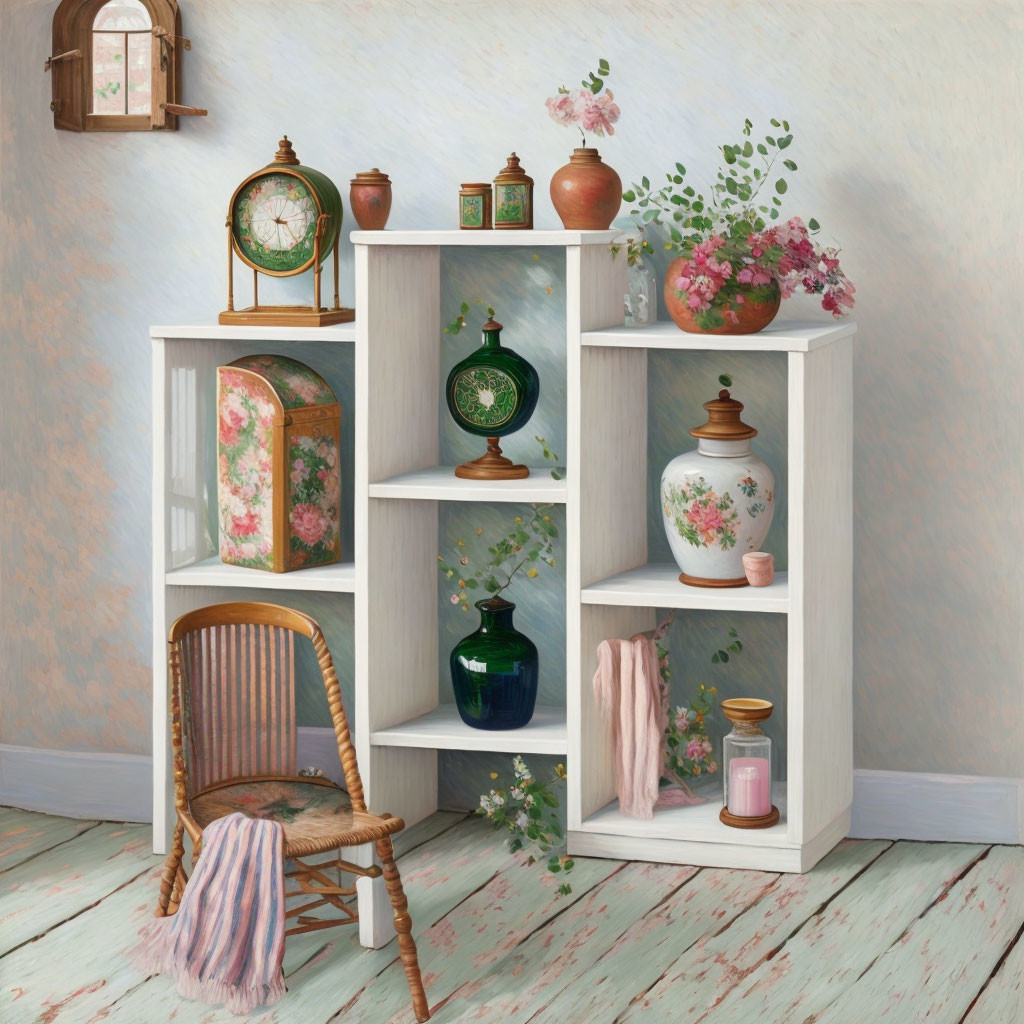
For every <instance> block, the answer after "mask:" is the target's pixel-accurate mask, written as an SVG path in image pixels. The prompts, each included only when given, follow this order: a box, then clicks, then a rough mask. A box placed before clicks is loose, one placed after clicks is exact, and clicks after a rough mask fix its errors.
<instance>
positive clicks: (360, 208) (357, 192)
mask: <svg viewBox="0 0 1024 1024" xmlns="http://www.w3.org/2000/svg"><path fill="white" fill-rule="evenodd" d="M350 185H351V187H350V188H349V193H348V200H349V206H351V208H352V216H353V217H355V219H356V223H357V224H358V225H359V226H360V227H361V228H362V229H363V230H364V231H382V230H383V229H384V225H385V224H387V222H388V215H389V214H390V213H391V179H390V178H389V177H388V176H387V175H386V174H382V173H381V172H380V171H379V170H378V169H377V168H376V167H374V168H373V170H372V171H360V172H359V173H358V174H357V175H356V176H355V177H354V178H353V179H352V181H351V182H350Z"/></svg>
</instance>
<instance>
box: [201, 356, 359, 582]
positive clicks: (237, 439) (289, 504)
mask: <svg viewBox="0 0 1024 1024" xmlns="http://www.w3.org/2000/svg"><path fill="white" fill-rule="evenodd" d="M217 413H218V460H217V461H218V468H217V504H218V509H219V513H220V514H219V524H220V557H221V560H222V561H224V562H228V563H229V564H231V565H242V566H247V567H248V568H251V569H265V570H267V571H268V572H290V571H291V570H292V569H305V568H307V567H309V566H313V565H329V564H330V563H332V562H337V561H339V560H340V558H341V535H340V531H341V522H340V509H341V459H340V453H339V445H340V443H341V407H340V406H339V405H338V400H337V398H336V397H335V395H334V392H333V391H331V389H330V388H329V387H328V386H327V383H326V382H325V381H324V379H323V378H322V377H321V376H320V375H319V374H318V373H316V372H315V371H314V370H311V369H310V368H309V367H308V366H306V365H305V364H304V363H300V362H298V361H297V360H295V359H289V358H287V357H286V356H263V355H260V356H246V357H245V358H243V359H237V360H235V362H233V363H231V364H230V365H229V366H220V367H218V368H217Z"/></svg>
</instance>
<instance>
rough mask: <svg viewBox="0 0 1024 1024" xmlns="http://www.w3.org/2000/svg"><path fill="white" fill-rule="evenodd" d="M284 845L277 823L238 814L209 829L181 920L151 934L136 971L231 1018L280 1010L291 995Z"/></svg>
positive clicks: (166, 920)
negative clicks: (219, 1006)
mask: <svg viewBox="0 0 1024 1024" xmlns="http://www.w3.org/2000/svg"><path fill="white" fill-rule="evenodd" d="M282 845H283V832H282V829H281V826H280V825H279V824H278V823H277V822H276V821H268V820H265V819H260V818H247V817H246V816H245V815H244V814H238V813H235V814H229V815H228V816H227V817H225V818H220V819H218V820H217V821H214V822H212V823H211V824H210V825H208V826H207V827H206V829H205V830H204V831H203V850H202V853H200V855H199V861H198V862H197V864H196V867H195V871H194V872H193V873H192V877H191V878H190V879H189V882H188V885H187V886H186V887H185V895H184V896H183V897H182V900H181V906H180V907H179V908H178V912H177V913H176V914H174V915H173V916H172V917H161V918H156V919H155V920H154V921H152V922H150V923H149V924H147V925H146V926H145V928H144V929H143V930H142V932H141V933H140V934H141V935H142V941H141V942H140V945H139V947H138V949H137V950H136V956H135V960H136V963H137V965H138V966H139V967H141V968H142V969H143V970H145V971H148V972H149V973H160V974H168V975H170V976H171V977H172V978H174V980H175V982H176V983H177V987H178V991H179V992H180V993H181V994H182V995H183V996H185V997H186V998H187V999H198V1000H200V1001H202V1002H205V1003H226V1004H227V1007H228V1009H229V1010H230V1011H231V1012H232V1013H236V1014H245V1013H249V1012H250V1011H251V1010H253V1009H255V1008H256V1007H258V1006H270V1005H271V1004H272V1003H276V1002H277V1001H278V1000H279V999H280V998H281V997H282V996H283V995H284V993H285V987H284V977H283V975H282V973H281V959H282V957H283V956H284V932H285V917H284V913H285V911H284V864H283V861H282Z"/></svg>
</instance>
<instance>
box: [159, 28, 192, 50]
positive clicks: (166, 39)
mask: <svg viewBox="0 0 1024 1024" xmlns="http://www.w3.org/2000/svg"><path fill="white" fill-rule="evenodd" d="M153 35H155V36H156V37H157V39H159V40H160V41H161V42H163V43H167V45H168V46H174V44H175V43H181V45H182V46H183V47H184V48H185V49H186V50H191V49H192V40H191V39H186V38H185V37H184V36H172V35H171V33H170V32H168V31H167V29H165V28H161V27H160V26H159V25H157V26H156V28H154V29H153Z"/></svg>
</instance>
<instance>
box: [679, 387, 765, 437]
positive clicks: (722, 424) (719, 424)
mask: <svg viewBox="0 0 1024 1024" xmlns="http://www.w3.org/2000/svg"><path fill="white" fill-rule="evenodd" d="M704 408H705V409H706V410H707V414H708V421H707V423H704V424H702V425H701V426H699V427H694V428H693V429H692V430H691V431H690V433H691V434H692V435H693V436H694V437H707V438H711V439H712V440H715V441H743V440H744V439H746V438H748V437H757V431H756V430H755V429H754V428H753V427H751V426H748V425H747V424H746V423H744V422H743V421H742V420H741V419H740V413H741V412H742V411H743V403H742V402H737V401H736V399H735V398H730V397H729V392H728V391H726V390H725V388H723V389H722V390H721V391H719V392H718V397H717V398H713V399H712V400H711V401H710V402H705V403H704Z"/></svg>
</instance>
